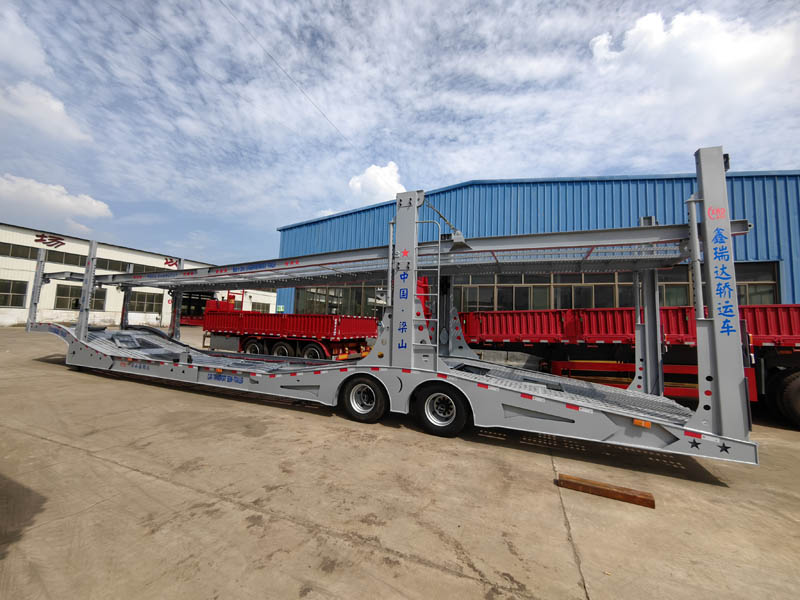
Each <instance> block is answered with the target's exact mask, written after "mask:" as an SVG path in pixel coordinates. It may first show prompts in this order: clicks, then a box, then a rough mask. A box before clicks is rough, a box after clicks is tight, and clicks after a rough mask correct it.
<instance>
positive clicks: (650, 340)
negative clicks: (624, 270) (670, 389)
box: [637, 269, 664, 396]
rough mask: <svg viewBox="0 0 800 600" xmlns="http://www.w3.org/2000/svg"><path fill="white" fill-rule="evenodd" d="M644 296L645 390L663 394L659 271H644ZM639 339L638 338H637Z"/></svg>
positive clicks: (659, 394) (649, 392)
mask: <svg viewBox="0 0 800 600" xmlns="http://www.w3.org/2000/svg"><path fill="white" fill-rule="evenodd" d="M642 279H643V281H642V288H643V294H642V296H643V297H644V344H643V348H642V350H643V351H644V363H645V370H644V373H645V378H644V382H645V383H644V385H645V389H644V391H645V392H647V393H648V394H655V395H657V396H661V395H662V394H663V393H664V360H663V358H662V357H661V311H660V309H659V302H658V271H656V270H655V269H648V270H647V271H645V272H644V273H643V277H642ZM637 341H638V340H637Z"/></svg>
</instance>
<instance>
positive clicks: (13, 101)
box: [0, 81, 92, 142]
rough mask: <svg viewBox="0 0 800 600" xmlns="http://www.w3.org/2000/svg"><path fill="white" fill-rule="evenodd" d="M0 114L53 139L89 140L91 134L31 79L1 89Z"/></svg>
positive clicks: (59, 102) (61, 104)
mask: <svg viewBox="0 0 800 600" xmlns="http://www.w3.org/2000/svg"><path fill="white" fill-rule="evenodd" d="M0 113H5V114H6V115H9V116H10V117H13V118H14V119H18V120H19V121H21V122H23V123H25V124H26V125H28V126H31V127H35V128H36V129H39V130H40V131H42V132H43V133H46V134H48V135H49V136H52V137H55V138H62V139H66V140H69V141H76V142H88V141H90V140H91V139H92V137H91V136H90V135H89V134H88V133H85V132H84V131H83V130H82V129H81V127H80V126H79V125H78V124H77V123H76V122H75V121H74V120H73V119H72V117H70V116H69V115H68V114H67V111H66V109H65V108H64V103H63V102H61V101H60V100H59V99H58V98H55V97H54V96H53V95H52V94H51V93H50V92H48V91H47V90H45V89H43V88H40V87H39V86H37V85H34V84H32V83H30V82H27V81H23V82H22V83H18V84H17V85H13V86H10V87H6V88H5V89H0Z"/></svg>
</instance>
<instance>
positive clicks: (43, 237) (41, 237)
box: [33, 233, 64, 248]
mask: <svg viewBox="0 0 800 600" xmlns="http://www.w3.org/2000/svg"><path fill="white" fill-rule="evenodd" d="M33 241H34V242H36V243H37V244H44V245H45V246H49V247H50V248H60V247H61V246H63V245H64V238H62V237H58V236H57V235H53V234H52V233H37V234H36V237H35V238H34V239H33Z"/></svg>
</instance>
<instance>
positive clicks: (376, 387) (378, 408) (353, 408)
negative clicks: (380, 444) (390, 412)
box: [339, 377, 389, 423]
mask: <svg viewBox="0 0 800 600" xmlns="http://www.w3.org/2000/svg"><path fill="white" fill-rule="evenodd" d="M339 401H340V402H341V403H342V406H343V407H344V411H345V412H346V413H347V416H348V417H350V418H351V419H353V420H354V421H360V422H361V423H374V422H376V421H377V420H379V419H380V418H381V417H382V416H383V414H384V413H385V412H386V407H387V406H388V405H389V401H388V398H387V397H386V392H385V391H384V389H383V387H382V386H381V385H380V384H379V383H378V382H377V381H375V380H374V379H372V378H371V377H353V378H352V379H350V380H349V381H348V382H347V383H346V384H345V385H344V387H343V388H342V392H341V394H340V397H339Z"/></svg>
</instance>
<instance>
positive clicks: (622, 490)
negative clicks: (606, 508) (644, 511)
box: [555, 473, 656, 508]
mask: <svg viewBox="0 0 800 600" xmlns="http://www.w3.org/2000/svg"><path fill="white" fill-rule="evenodd" d="M555 484H556V485H557V486H559V487H562V488H567V489H570V490H577V491H579V492H585V493H587V494H594V495H595V496H603V497H604V498H611V499H612V500H621V501H622V502H630V503H631V504H638V505H639V506H645V507H647V508H655V507H656V499H655V498H654V497H653V494H651V493H650V492H642V491H640V490H634V489H631V488H626V487H621V486H618V485H611V484H609V483H601V482H599V481H592V480H591V479H582V478H580V477H572V476H571V475H563V474H560V473H559V475H558V479H556V480H555Z"/></svg>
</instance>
